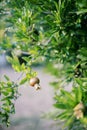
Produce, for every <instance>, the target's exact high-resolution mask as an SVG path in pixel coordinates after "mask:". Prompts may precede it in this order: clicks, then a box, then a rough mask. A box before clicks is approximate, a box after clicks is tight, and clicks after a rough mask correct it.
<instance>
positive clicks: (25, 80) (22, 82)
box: [20, 77, 28, 85]
mask: <svg viewBox="0 0 87 130" xmlns="http://www.w3.org/2000/svg"><path fill="white" fill-rule="evenodd" d="M27 81H28V78H27V77H25V78H24V79H22V80H21V82H20V85H22V84H24V83H25V82H27Z"/></svg>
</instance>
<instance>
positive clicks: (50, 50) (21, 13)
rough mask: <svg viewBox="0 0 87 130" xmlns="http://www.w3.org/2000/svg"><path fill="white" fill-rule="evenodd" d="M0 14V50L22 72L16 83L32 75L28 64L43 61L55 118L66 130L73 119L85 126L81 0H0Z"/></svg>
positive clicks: (85, 43)
mask: <svg viewBox="0 0 87 130" xmlns="http://www.w3.org/2000/svg"><path fill="white" fill-rule="evenodd" d="M2 6H3V7H4V8H3V9H2ZM6 12H8V13H6ZM0 16H1V17H2V19H3V21H4V23H5V27H6V30H5V32H4V36H3V37H2V41H1V43H0V50H1V53H3V52H6V54H7V53H8V52H9V53H10V54H11V55H10V56H7V60H8V61H9V62H10V63H11V64H12V67H13V68H14V69H15V71H17V72H22V73H23V79H22V80H21V81H20V82H19V83H18V86H20V85H22V84H24V83H25V82H27V81H29V79H30V78H31V77H33V76H36V73H35V72H33V70H32V64H33V63H36V62H38V61H40V62H45V63H46V67H47V71H49V72H51V74H52V75H54V76H55V81H54V82H53V83H51V84H52V85H53V86H54V88H55V91H56V94H55V98H54V99H55V101H56V103H55V105H54V106H55V107H57V109H61V110H62V111H61V113H60V114H59V115H57V118H60V119H61V120H66V122H67V123H65V124H67V126H68V127H69V128H70V127H71V126H72V128H70V130H72V129H73V125H72V124H75V125H77V124H78V122H79V123H81V124H82V125H83V126H84V125H86V123H87V112H86V108H87V97H86V94H87V24H86V23H87V0H83V1H81V0H46V1H42V0H37V1H36V0H16V1H15V0H2V1H1V2H0ZM20 57H21V59H22V60H23V62H22V63H21V62H20V59H19V58H20ZM6 79H8V78H6ZM9 82H10V80H9ZM70 82H71V83H72V89H71V88H69V90H70V92H68V91H67V86H68V84H69V83H70ZM3 83H4V84H7V83H5V82H3ZM1 86H3V84H2V85H1ZM81 102H82V103H83V104H84V107H85V109H84V111H82V110H80V112H81V114H82V115H83V118H79V119H76V117H75V114H73V113H74V107H75V106H77V105H78V104H79V103H81ZM9 111H10V110H9ZM8 113H9V112H8ZM80 116H81V115H80ZM4 117H5V116H4ZM76 122H77V123H76ZM77 128H79V129H80V127H77ZM81 128H82V127H81Z"/></svg>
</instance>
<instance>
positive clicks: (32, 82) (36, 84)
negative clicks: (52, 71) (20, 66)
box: [30, 77, 41, 90]
mask: <svg viewBox="0 0 87 130" xmlns="http://www.w3.org/2000/svg"><path fill="white" fill-rule="evenodd" d="M39 83H40V80H39V78H38V77H34V78H31V79H30V86H32V87H35V89H36V90H38V89H40V88H41V87H40V85H39Z"/></svg>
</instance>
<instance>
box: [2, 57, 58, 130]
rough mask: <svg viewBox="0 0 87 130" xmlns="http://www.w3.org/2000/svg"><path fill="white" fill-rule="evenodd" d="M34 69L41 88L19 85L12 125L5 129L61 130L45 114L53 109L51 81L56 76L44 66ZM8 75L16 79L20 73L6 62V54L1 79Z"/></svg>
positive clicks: (3, 58) (3, 59)
mask: <svg viewBox="0 0 87 130" xmlns="http://www.w3.org/2000/svg"><path fill="white" fill-rule="evenodd" d="M33 69H34V70H35V71H36V72H37V73H38V77H39V78H40V85H41V89H40V90H38V91H36V90H35V89H34V88H33V87H30V86H29V84H28V83H27V84H25V85H22V86H21V87H19V93H20V97H19V98H18V99H17V100H16V102H15V109H16V111H15V114H14V115H12V116H11V118H10V120H11V126H10V127H9V128H5V127H3V129H4V130H60V128H58V126H57V125H55V123H56V122H55V121H53V120H51V119H48V118H46V117H45V116H44V114H46V113H47V112H50V111H51V109H53V106H52V105H53V89H52V87H50V85H49V83H50V82H52V80H53V79H54V77H52V76H51V75H49V74H47V73H46V72H45V71H44V67H42V66H36V67H33ZM4 75H8V76H9V77H10V78H11V80H13V81H16V80H17V78H18V77H19V76H20V73H16V72H14V70H13V69H12V68H11V66H10V65H9V64H8V63H7V62H6V59H5V55H1V56H0V79H3V76H4Z"/></svg>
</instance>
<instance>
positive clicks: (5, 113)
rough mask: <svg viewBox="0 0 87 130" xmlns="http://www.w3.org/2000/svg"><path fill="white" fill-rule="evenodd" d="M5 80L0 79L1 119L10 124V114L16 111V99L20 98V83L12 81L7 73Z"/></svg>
mask: <svg viewBox="0 0 87 130" xmlns="http://www.w3.org/2000/svg"><path fill="white" fill-rule="evenodd" d="M4 77H5V80H6V81H5V82H4V81H0V93H1V94H0V102H1V107H0V121H2V122H3V123H6V124H7V126H9V124H10V121H9V116H10V114H12V113H15V107H14V101H15V100H16V99H17V98H18V96H19V93H18V85H17V84H16V83H14V82H13V81H10V79H9V77H7V76H6V75H5V76H4Z"/></svg>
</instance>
